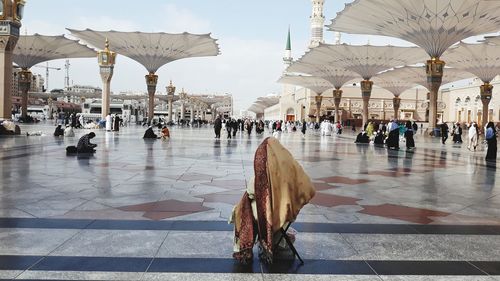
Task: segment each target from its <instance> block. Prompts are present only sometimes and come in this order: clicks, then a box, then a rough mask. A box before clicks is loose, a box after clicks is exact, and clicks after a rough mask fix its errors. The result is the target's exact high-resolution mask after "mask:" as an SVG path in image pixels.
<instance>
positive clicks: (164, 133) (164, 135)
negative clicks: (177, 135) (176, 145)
mask: <svg viewBox="0 0 500 281" xmlns="http://www.w3.org/2000/svg"><path fill="white" fill-rule="evenodd" d="M169 138H170V131H169V130H168V128H167V126H163V128H162V129H161V139H162V140H166V139H169Z"/></svg>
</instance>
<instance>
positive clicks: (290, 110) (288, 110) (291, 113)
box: [286, 107, 295, 115]
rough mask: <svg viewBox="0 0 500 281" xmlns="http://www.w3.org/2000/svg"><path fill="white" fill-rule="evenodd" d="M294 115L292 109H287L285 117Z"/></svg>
mask: <svg viewBox="0 0 500 281" xmlns="http://www.w3.org/2000/svg"><path fill="white" fill-rule="evenodd" d="M294 114H295V110H294V109H293V108H291V107H290V108H289V109H287V110H286V115H294Z"/></svg>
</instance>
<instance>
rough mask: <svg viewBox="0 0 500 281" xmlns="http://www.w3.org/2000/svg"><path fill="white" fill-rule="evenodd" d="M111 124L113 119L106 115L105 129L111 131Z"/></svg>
mask: <svg viewBox="0 0 500 281" xmlns="http://www.w3.org/2000/svg"><path fill="white" fill-rule="evenodd" d="M112 126H113V119H112V118H111V115H109V114H108V116H106V131H108V132H111V127H112Z"/></svg>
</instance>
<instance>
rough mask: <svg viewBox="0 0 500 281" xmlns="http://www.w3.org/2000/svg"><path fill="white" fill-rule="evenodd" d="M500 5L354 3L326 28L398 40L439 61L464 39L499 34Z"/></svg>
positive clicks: (469, 1) (483, 1)
mask: <svg viewBox="0 0 500 281" xmlns="http://www.w3.org/2000/svg"><path fill="white" fill-rule="evenodd" d="M499 26H500V1H491V0H417V1H416V0H354V1H353V2H352V3H349V4H346V6H345V8H344V10H343V11H341V12H339V13H338V14H337V17H336V18H335V19H333V20H332V23H331V24H330V25H328V28H329V29H330V30H332V31H340V32H347V33H355V34H371V35H384V36H391V37H396V38H400V39H403V40H406V41H409V42H411V43H414V44H415V45H417V46H420V47H422V48H423V49H424V50H425V51H426V52H427V53H428V54H429V55H430V56H431V57H434V58H439V57H440V56H441V55H442V54H443V53H444V52H445V51H446V50H447V49H448V48H449V47H450V46H452V45H453V44H455V43H457V42H459V41H460V40H463V39H465V38H468V37H471V36H475V35H480V34H485V33H491V32H496V31H498V29H499Z"/></svg>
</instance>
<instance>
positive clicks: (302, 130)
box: [300, 119, 307, 138]
mask: <svg viewBox="0 0 500 281" xmlns="http://www.w3.org/2000/svg"><path fill="white" fill-rule="evenodd" d="M306 130H307V123H306V120H305V119H304V121H302V129H301V130H300V131H301V132H302V137H303V138H305V137H306Z"/></svg>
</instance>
